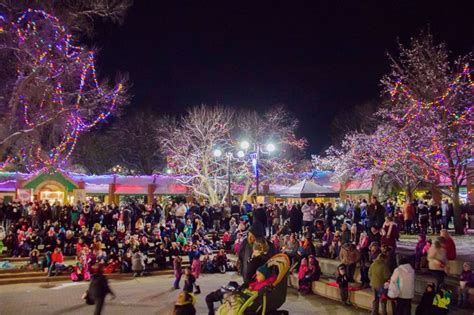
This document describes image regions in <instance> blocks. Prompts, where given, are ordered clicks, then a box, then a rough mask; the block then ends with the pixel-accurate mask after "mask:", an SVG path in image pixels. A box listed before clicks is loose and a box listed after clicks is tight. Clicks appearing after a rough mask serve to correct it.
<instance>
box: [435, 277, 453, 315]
mask: <svg viewBox="0 0 474 315" xmlns="http://www.w3.org/2000/svg"><path fill="white" fill-rule="evenodd" d="M451 298H452V293H451V291H449V290H447V289H446V286H445V285H444V284H441V285H440V286H439V290H438V293H436V295H435V297H434V299H433V312H431V314H436V315H438V314H439V315H444V314H448V312H449V305H450V304H451Z"/></svg>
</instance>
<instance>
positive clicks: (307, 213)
mask: <svg viewBox="0 0 474 315" xmlns="http://www.w3.org/2000/svg"><path fill="white" fill-rule="evenodd" d="M301 212H303V226H304V227H305V228H306V227H307V228H309V231H310V232H312V231H313V222H314V207H313V203H312V202H311V200H309V201H308V202H307V203H305V204H303V206H302V207H301Z"/></svg>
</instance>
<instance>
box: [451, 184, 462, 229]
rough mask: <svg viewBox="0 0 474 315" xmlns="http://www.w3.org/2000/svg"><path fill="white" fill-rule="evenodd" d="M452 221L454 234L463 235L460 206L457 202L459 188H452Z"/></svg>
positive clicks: (455, 186) (456, 186)
mask: <svg viewBox="0 0 474 315" xmlns="http://www.w3.org/2000/svg"><path fill="white" fill-rule="evenodd" d="M453 219H454V230H455V233H456V234H459V235H462V234H464V224H463V220H462V213H461V205H460V202H459V186H458V185H454V186H453Z"/></svg>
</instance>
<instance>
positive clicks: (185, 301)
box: [173, 291, 196, 315]
mask: <svg viewBox="0 0 474 315" xmlns="http://www.w3.org/2000/svg"><path fill="white" fill-rule="evenodd" d="M195 302H196V298H195V297H194V296H193V295H192V294H190V293H188V292H186V291H183V292H181V293H180V294H179V295H178V299H177V300H176V303H175V304H174V311H173V315H195V314H196V308H195V307H194V303H195Z"/></svg>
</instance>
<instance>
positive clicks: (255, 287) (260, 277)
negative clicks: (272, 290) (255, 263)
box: [249, 265, 277, 291]
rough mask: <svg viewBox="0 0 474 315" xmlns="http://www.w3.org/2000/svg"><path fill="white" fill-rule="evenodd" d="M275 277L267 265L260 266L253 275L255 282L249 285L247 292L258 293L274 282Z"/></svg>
mask: <svg viewBox="0 0 474 315" xmlns="http://www.w3.org/2000/svg"><path fill="white" fill-rule="evenodd" d="M276 278H277V275H276V274H275V273H274V272H272V270H271V269H270V268H269V267H268V266H267V265H262V266H260V267H258V268H257V272H256V273H255V281H253V282H251V283H250V284H249V290H251V291H259V290H260V289H262V288H264V287H266V286H267V285H269V284H272V283H273V282H275V280H276Z"/></svg>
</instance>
